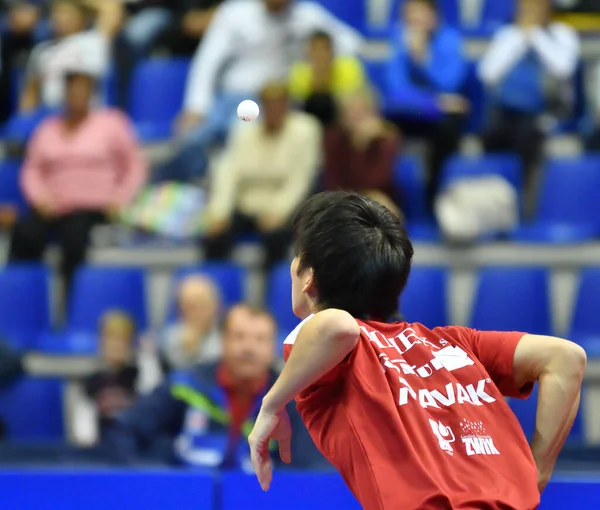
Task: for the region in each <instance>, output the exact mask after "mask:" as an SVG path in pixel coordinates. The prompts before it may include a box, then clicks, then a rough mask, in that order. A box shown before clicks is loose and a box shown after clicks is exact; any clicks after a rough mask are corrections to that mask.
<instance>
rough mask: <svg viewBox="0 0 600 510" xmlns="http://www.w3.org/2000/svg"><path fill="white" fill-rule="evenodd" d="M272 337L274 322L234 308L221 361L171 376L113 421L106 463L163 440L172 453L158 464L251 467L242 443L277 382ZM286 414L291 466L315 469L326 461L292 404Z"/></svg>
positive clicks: (130, 458)
mask: <svg viewBox="0 0 600 510" xmlns="http://www.w3.org/2000/svg"><path fill="white" fill-rule="evenodd" d="M275 338H276V326H275V322H274V319H273V318H272V317H271V315H269V314H268V313H267V312H265V311H263V310H261V309H256V308H252V307H250V306H248V305H245V304H240V305H237V306H235V307H233V308H232V309H231V311H230V312H229V314H228V316H227V319H226V322H225V329H224V334H223V356H222V359H221V360H220V362H217V363H211V364H202V365H198V366H197V367H196V368H195V369H193V370H186V371H180V372H174V373H172V374H171V375H170V376H169V378H168V379H167V380H166V381H165V382H164V383H163V384H162V385H161V386H159V387H158V388H157V389H156V390H155V391H154V392H153V393H151V394H150V395H148V396H147V397H144V398H142V399H141V400H139V401H138V402H137V403H136V404H135V405H134V406H133V407H132V408H130V409H129V410H127V411H125V412H124V413H123V414H121V415H120V416H119V417H117V419H116V420H115V421H114V422H113V425H112V428H111V431H110V434H109V435H108V436H107V438H106V441H105V446H106V447H107V451H109V452H111V454H112V455H113V456H114V459H113V460H115V461H117V462H119V463H135V462H136V461H138V460H139V459H140V455H142V454H143V451H144V447H147V448H150V449H152V448H151V447H152V446H155V444H156V443H158V442H161V443H162V442H164V439H165V438H169V439H170V440H171V443H170V444H171V445H172V448H171V449H170V451H169V452H168V453H165V454H163V458H162V459H161V460H162V461H166V462H169V463H175V464H180V465H184V466H190V467H220V468H231V469H233V468H241V469H251V468H250V459H249V448H248V442H247V440H246V438H247V436H248V434H249V433H250V431H251V430H252V426H253V423H254V419H255V418H256V416H257V414H258V410H259V408H260V404H261V401H262V398H263V396H264V395H265V393H266V392H267V391H268V390H269V388H270V387H271V385H272V384H273V382H274V381H275V380H276V378H277V371H276V370H275V369H274V368H273V363H274V347H275V346H274V342H275ZM290 411H291V416H292V418H291V420H292V427H293V428H294V438H295V439H294V441H295V445H294V448H293V450H294V451H293V458H294V465H293V467H295V468H298V467H304V468H309V467H321V466H322V465H323V463H324V462H325V461H324V460H323V458H322V457H321V455H320V453H319V452H318V451H317V450H316V447H315V446H314V445H313V443H312V441H311V439H310V437H309V436H308V432H307V431H306V429H305V428H304V426H303V425H302V423H301V421H300V419H299V416H298V415H297V414H296V413H295V412H294V409H293V407H292V408H291V409H290ZM153 443H154V445H153ZM155 451H156V449H155ZM325 465H326V464H325Z"/></svg>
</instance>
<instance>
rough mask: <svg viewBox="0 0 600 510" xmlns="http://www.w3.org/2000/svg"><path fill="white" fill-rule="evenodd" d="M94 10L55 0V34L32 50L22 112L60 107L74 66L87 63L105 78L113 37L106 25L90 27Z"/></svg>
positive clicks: (53, 21) (78, 4) (73, 1)
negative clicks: (66, 83)
mask: <svg viewBox="0 0 600 510" xmlns="http://www.w3.org/2000/svg"><path fill="white" fill-rule="evenodd" d="M92 17H93V11H92V10H91V9H90V8H89V7H88V6H86V5H84V4H83V3H81V2H77V1H75V0H55V1H54V2H53V3H52V8H51V12H50V21H51V24H52V29H53V33H54V38H53V39H51V40H49V41H45V42H42V43H39V44H38V45H37V46H36V47H35V48H34V49H33V51H32V53H31V56H30V58H29V63H28V66H27V79H26V84H25V90H24V91H23V94H22V96H21V101H20V108H19V109H20V112H21V113H28V112H33V111H35V110H37V109H38V108H40V107H45V108H50V109H53V108H57V107H60V106H61V105H62V103H63V99H64V95H65V73H66V70H67V69H70V68H72V67H73V66H78V65H79V66H81V65H85V67H86V68H87V69H89V70H93V73H94V75H95V76H97V77H99V78H102V77H103V76H104V75H105V74H106V72H107V71H108V66H109V61H110V37H109V34H108V33H107V31H106V30H105V28H107V27H106V25H103V24H102V21H103V20H100V22H99V24H98V25H97V26H96V27H94V28H93V29H90V30H87V27H88V26H89V23H90V21H91V19H92Z"/></svg>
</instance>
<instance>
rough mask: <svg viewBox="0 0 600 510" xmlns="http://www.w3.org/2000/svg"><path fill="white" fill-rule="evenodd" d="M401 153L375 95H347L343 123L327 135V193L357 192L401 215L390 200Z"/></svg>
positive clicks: (342, 103)
mask: <svg viewBox="0 0 600 510" xmlns="http://www.w3.org/2000/svg"><path fill="white" fill-rule="evenodd" d="M399 150H400V136H399V133H398V131H397V129H396V128H395V127H394V126H393V125H391V124H389V123H388V122H386V121H385V120H384V119H383V118H382V117H381V115H380V114H379V107H378V104H377V100H376V98H375V95H374V93H373V91H371V90H369V89H363V90H361V91H359V92H354V93H352V94H348V95H347V96H345V97H343V98H342V99H341V101H340V122H339V123H338V125H336V126H332V127H330V128H329V129H328V130H327V132H326V134H325V151H324V160H325V164H324V169H323V179H324V188H325V190H327V191H331V190H339V189H342V190H348V191H357V192H359V193H363V194H365V195H368V196H370V197H371V198H373V199H375V200H377V201H379V202H380V203H382V204H383V205H385V206H386V207H388V208H389V209H391V210H393V211H394V212H396V213H399V212H400V211H399V209H398V206H397V205H396V204H394V202H393V200H392V198H391V197H392V196H393V184H392V176H393V172H394V165H395V163H396V158H397V157H398V153H399Z"/></svg>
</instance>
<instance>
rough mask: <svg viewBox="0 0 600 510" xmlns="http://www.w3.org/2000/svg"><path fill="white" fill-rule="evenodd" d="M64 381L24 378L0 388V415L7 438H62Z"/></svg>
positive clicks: (14, 439) (12, 439) (21, 439)
mask: <svg viewBox="0 0 600 510" xmlns="http://www.w3.org/2000/svg"><path fill="white" fill-rule="evenodd" d="M62 389H63V382H62V381H61V380H60V379H48V378H34V377H26V378H23V379H21V380H19V381H18V382H16V383H15V384H13V385H11V386H10V387H8V388H5V389H3V390H0V418H2V421H3V422H4V423H5V425H6V435H7V439H8V440H10V441H30V440H62V439H63V438H64V421H63V405H62Z"/></svg>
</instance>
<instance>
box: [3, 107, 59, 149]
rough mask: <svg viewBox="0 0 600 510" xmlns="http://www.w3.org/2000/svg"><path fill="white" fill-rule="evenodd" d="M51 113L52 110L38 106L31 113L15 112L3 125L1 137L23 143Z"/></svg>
mask: <svg viewBox="0 0 600 510" xmlns="http://www.w3.org/2000/svg"><path fill="white" fill-rule="evenodd" d="M53 113H55V112H53V111H52V110H49V109H46V108H40V109H39V110H36V111H34V112H31V113H17V114H15V115H14V116H13V117H11V118H10V119H9V120H8V122H7V123H6V124H5V125H4V130H3V132H2V137H3V138H4V139H6V140H8V141H11V142H19V143H24V142H26V141H27V140H29V138H31V135H33V133H34V132H35V130H36V129H37V127H38V126H39V125H40V124H41V123H42V122H43V121H44V120H46V119H47V118H48V117H49V116H51V115H52V114H53Z"/></svg>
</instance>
